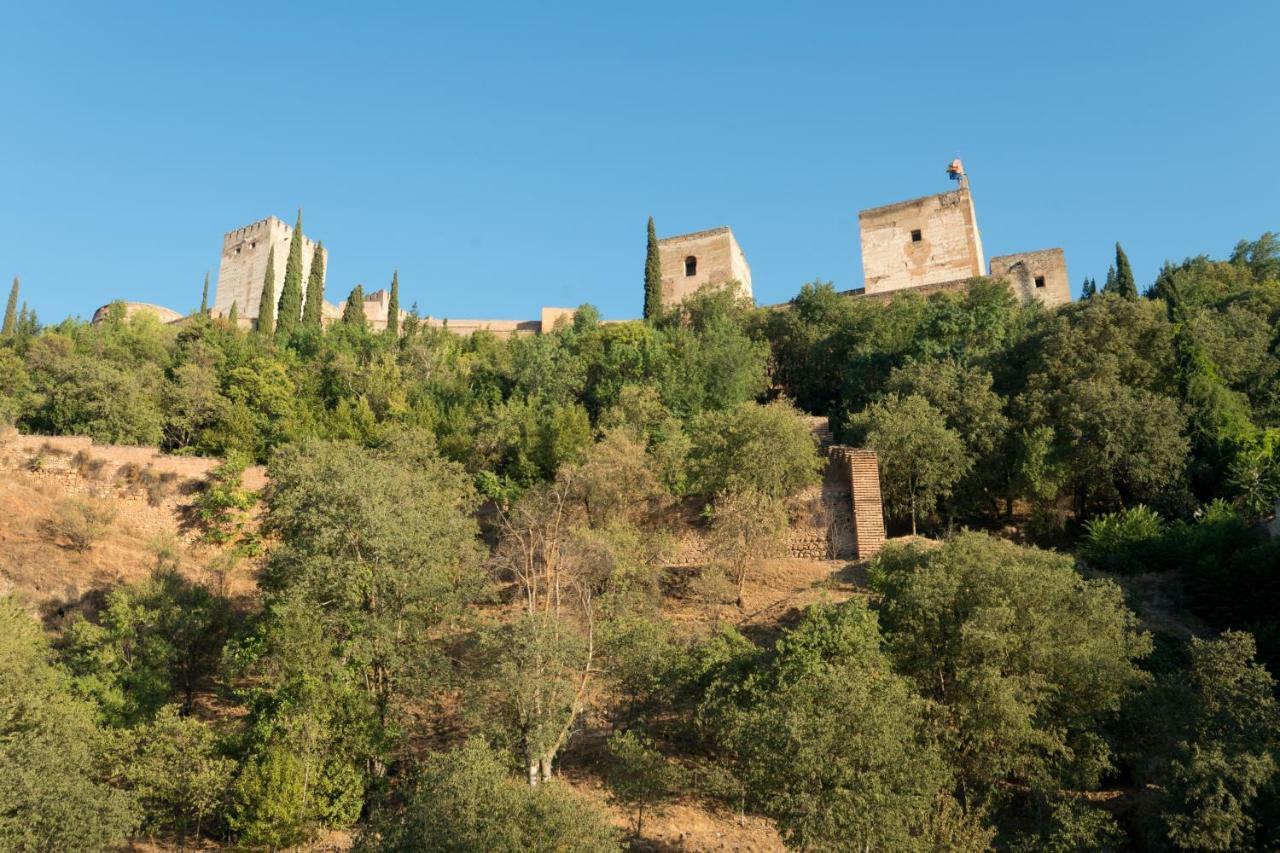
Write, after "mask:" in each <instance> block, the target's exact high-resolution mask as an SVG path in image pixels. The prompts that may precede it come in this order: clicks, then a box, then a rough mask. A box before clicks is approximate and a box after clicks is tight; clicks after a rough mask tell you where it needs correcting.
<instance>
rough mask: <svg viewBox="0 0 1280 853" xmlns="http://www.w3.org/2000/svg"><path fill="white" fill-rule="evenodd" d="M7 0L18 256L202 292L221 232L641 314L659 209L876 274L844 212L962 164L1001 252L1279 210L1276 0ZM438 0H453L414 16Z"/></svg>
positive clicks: (1191, 244) (1161, 242)
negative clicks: (268, 231) (242, 0)
mask: <svg viewBox="0 0 1280 853" xmlns="http://www.w3.org/2000/svg"><path fill="white" fill-rule="evenodd" d="M1047 5H1049V4H1039V3H1026V2H1018V3H1000V4H995V3H954V2H953V3H945V4H944V3H932V2H924V0H916V2H910V3H905V2H904V3H892V4H890V3H875V4H861V3H848V2H845V3H830V4H807V3H792V4H783V3H771V4H753V3H742V2H735V3H692V2H684V3H678V4H664V3H655V2H646V3H626V4H619V3H590V4H588V3H582V4H571V3H554V2H547V3H538V4H518V5H517V4H511V5H509V6H505V5H488V4H481V3H450V4H443V3H441V4H408V3H404V4H378V3H362V4H325V3H310V4H299V5H294V4H292V3H287V2H265V3H253V4H238V3H217V4H210V3H183V4H178V3H162V4H154V5H150V4H142V3H125V4H102V3H84V4H82V5H75V4H73V5H67V4H62V3H56V2H40V3H9V4H7V5H6V8H5V11H4V15H3V17H4V22H3V24H2V25H0V107H2V108H0V115H2V118H0V127H2V130H0V280H3V281H5V282H7V281H8V280H9V278H10V277H12V276H13V275H15V274H16V275H20V276H21V277H22V281H23V293H24V296H25V297H26V298H28V299H29V300H30V302H31V304H32V305H33V306H34V307H35V308H36V309H37V310H38V311H39V313H40V316H41V319H43V320H45V321H54V320H57V319H60V318H61V317H64V316H66V315H68V314H75V315H79V316H82V317H87V316H89V314H90V313H91V312H92V311H93V309H94V308H95V307H96V306H98V305H100V304H102V303H104V302H107V301H109V300H111V299H113V298H124V299H131V300H138V301H148V302H157V303H160V304H163V305H168V306H170V307H173V308H176V309H179V310H188V309H191V308H194V307H195V306H196V305H197V304H198V302H199V289H200V282H201V279H202V277H203V276H204V274H205V271H206V270H208V271H210V272H211V273H212V274H213V276H214V277H215V278H216V275H217V265H218V258H219V253H220V248H221V240H222V235H223V233H224V232H226V231H229V230H231V229H233V228H236V227H239V226H241V225H244V224H247V223H249V222H252V221H254V220H257V219H260V218H262V217H264V216H267V215H272V214H274V215H276V216H279V217H281V218H283V219H285V220H287V221H292V218H293V215H294V211H295V209H296V208H297V207H298V206H299V205H301V206H302V207H303V208H304V219H305V229H306V231H307V233H308V234H309V235H311V236H313V237H316V238H319V239H322V240H323V241H324V243H325V245H326V246H327V247H329V249H330V252H331V263H330V268H329V280H328V293H327V296H328V298H329V299H330V300H332V301H335V302H336V301H338V300H340V299H341V298H343V297H344V296H345V295H346V292H347V291H348V290H349V289H350V287H351V286H352V285H354V284H355V283H356V282H362V283H364V285H365V287H366V289H373V288H376V287H380V286H384V285H385V284H386V283H387V282H388V281H389V280H390V278H391V272H392V269H393V268H394V267H397V266H398V267H399V269H400V280H401V283H402V291H403V295H402V300H403V302H404V304H405V305H408V304H409V303H411V302H414V301H416V302H417V303H418V305H419V307H420V310H421V311H422V312H423V313H424V314H426V313H430V314H434V315H436V316H454V317H468V316H471V317H475V316H481V317H509V318H525V317H531V316H535V314H534V312H536V310H537V309H538V307H539V306H541V305H566V306H572V305H577V304H579V303H581V302H592V303H594V304H596V305H597V306H598V307H599V308H600V309H601V311H602V312H603V313H604V315H605V316H606V317H630V316H636V315H637V314H638V313H639V310H640V303H641V287H642V285H641V280H642V269H643V261H644V229H645V219H646V217H647V216H649V215H650V214H652V215H653V216H654V217H655V219H656V220H657V224H658V230H659V233H661V234H664V235H666V234H675V233H680V232H684V231H692V230H698V229H703V228H710V227H714V226H718V225H731V226H732V227H733V229H734V231H735V233H736V234H737V235H738V238H739V241H740V242H741V244H742V246H743V247H744V249H745V250H746V253H747V257H748V260H749V261H750V263H751V267H752V273H753V276H754V279H755V291H756V297H757V300H758V301H760V302H766V303H767V302H778V301H783V300H786V299H788V298H790V297H791V296H792V295H794V294H795V292H796V291H797V290H798V288H799V287H800V285H801V284H802V283H804V282H806V281H810V280H813V279H814V278H822V279H825V280H833V281H834V282H835V283H836V285H837V287H840V288H848V287H856V286H858V285H860V284H861V266H860V263H859V259H858V235H857V211H858V210H859V209H860V208H864V207H871V206H875V205H880V204H885V203H888V202H892V201H896V200H900V199H905V198H909V197H913V196H916V195H922V194H926V193H930V192H937V191H941V190H945V189H947V188H948V186H949V185H948V183H947V181H946V179H945V176H944V174H943V170H944V167H945V166H946V164H947V163H948V162H949V161H950V160H951V158H952V157H955V156H960V157H962V158H963V159H964V161H965V164H966V166H967V167H968V170H969V173H970V175H971V178H972V185H973V190H974V196H975V201H976V204H977V210H978V218H979V223H980V226H981V229H982V234H983V240H984V243H985V246H986V250H987V254H988V255H989V256H990V255H997V254H1003V253H1007V252H1012V251H1023V250H1030V249H1037V248H1043V247H1048V246H1062V247H1063V248H1065V249H1066V254H1067V265H1068V268H1069V270H1070V273H1071V278H1072V285H1073V289H1074V290H1075V291H1076V292H1078V291H1079V286H1080V280H1081V279H1082V278H1083V277H1084V276H1086V275H1092V276H1096V277H1098V278H1101V277H1102V276H1103V275H1104V274H1105V273H1106V268H1107V264H1108V262H1109V260H1110V257H1111V251H1112V244H1113V243H1114V242H1115V241H1116V240H1117V239H1118V240H1120V241H1121V242H1122V243H1123V244H1124V246H1125V248H1126V249H1127V251H1128V253H1129V256H1130V258H1131V259H1132V261H1133V263H1134V267H1135V269H1136V271H1137V273H1138V276H1139V280H1140V282H1146V281H1149V280H1150V278H1151V277H1152V276H1153V274H1154V272H1155V270H1156V268H1157V267H1158V266H1159V264H1160V263H1161V262H1162V261H1163V260H1164V259H1165V258H1175V259H1181V258H1182V257H1184V256H1186V255H1191V254H1199V253H1201V252H1206V253H1210V254H1213V255H1223V254H1225V253H1227V252H1229V251H1230V249H1231V247H1232V246H1233V245H1234V244H1235V242H1236V241H1237V240H1238V239H1239V238H1242V237H1250V238H1252V237H1256V236H1257V235H1258V234H1260V233H1261V232H1263V231H1266V230H1280V162H1278V161H1280V85H1278V84H1280V64H1277V60H1276V49H1277V48H1276V43H1277V34H1280V3H1276V2H1274V0H1265V2H1262V1H1261V0H1260V2H1253V3H1239V2H1215V3H1186V4H1181V3H1179V4H1175V3H1167V2H1166V3H1146V2H1143V3H1133V2H1114V0H1113V2H1108V3H1092V2H1080V3H1061V4H1053V5H1055V6H1057V7H1059V8H1057V9H1056V10H1053V11H1050V10H1047V9H1041V8H1040V7H1041V6H1047ZM411 6H414V7H417V8H410V7H411ZM428 6H434V7H435V8H428Z"/></svg>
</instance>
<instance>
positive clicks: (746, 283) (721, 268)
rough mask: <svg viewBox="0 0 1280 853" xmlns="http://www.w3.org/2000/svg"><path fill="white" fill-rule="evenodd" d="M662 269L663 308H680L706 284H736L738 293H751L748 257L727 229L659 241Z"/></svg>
mask: <svg viewBox="0 0 1280 853" xmlns="http://www.w3.org/2000/svg"><path fill="white" fill-rule="evenodd" d="M658 255H659V257H660V258H661V265H662V304H663V305H665V306H668V307H669V306H672V305H678V304H680V303H681V302H682V301H683V300H684V299H685V298H687V297H689V296H692V295H693V294H694V293H695V292H697V290H698V288H700V287H702V286H703V285H706V284H724V283H725V282H730V281H736V282H737V283H738V293H739V294H740V295H742V296H746V297H748V298H751V297H752V293H751V267H750V266H749V265H748V264H747V255H746V253H745V252H743V251H742V247H741V246H739V245H738V241H737V239H735V238H734V236H733V231H732V230H730V229H729V228H727V227H721V228H712V229H711V230H710V231H695V232H694V233H692V234H679V235H677V236H675V237H663V238H662V239H661V240H659V241H658Z"/></svg>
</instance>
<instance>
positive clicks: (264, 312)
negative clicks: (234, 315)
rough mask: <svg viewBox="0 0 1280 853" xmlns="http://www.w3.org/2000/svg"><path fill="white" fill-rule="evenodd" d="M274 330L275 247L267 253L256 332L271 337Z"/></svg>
mask: <svg viewBox="0 0 1280 853" xmlns="http://www.w3.org/2000/svg"><path fill="white" fill-rule="evenodd" d="M275 330H276V247H275V246H272V247H271V251H270V252H267V274H266V276H265V277H264V278H263V279H262V301H260V302H259V303H258V332H259V333H261V334H264V335H266V336H267V337H271V335H272V334H273V333H274V332H275Z"/></svg>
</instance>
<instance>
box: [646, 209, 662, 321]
mask: <svg viewBox="0 0 1280 853" xmlns="http://www.w3.org/2000/svg"><path fill="white" fill-rule="evenodd" d="M660 313H662V259H661V257H659V255H658V232H657V231H656V230H655V229H654V227H653V217H652V216H650V217H649V246H648V249H647V251H646V252H645V256H644V318H645V319H646V320H652V319H653V318H654V317H657V316H658V315H659V314H660Z"/></svg>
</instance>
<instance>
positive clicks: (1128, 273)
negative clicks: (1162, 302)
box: [1116, 243, 1138, 301]
mask: <svg viewBox="0 0 1280 853" xmlns="http://www.w3.org/2000/svg"><path fill="white" fill-rule="evenodd" d="M1116 293H1118V294H1119V295H1120V297H1121V298H1123V299H1128V300H1131V301H1132V300H1135V299H1137V298H1138V283H1137V281H1135V280H1134V278H1133V267H1131V266H1129V257H1128V256H1127V255H1125V253H1124V249H1121V248H1120V244H1119V243H1116Z"/></svg>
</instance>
